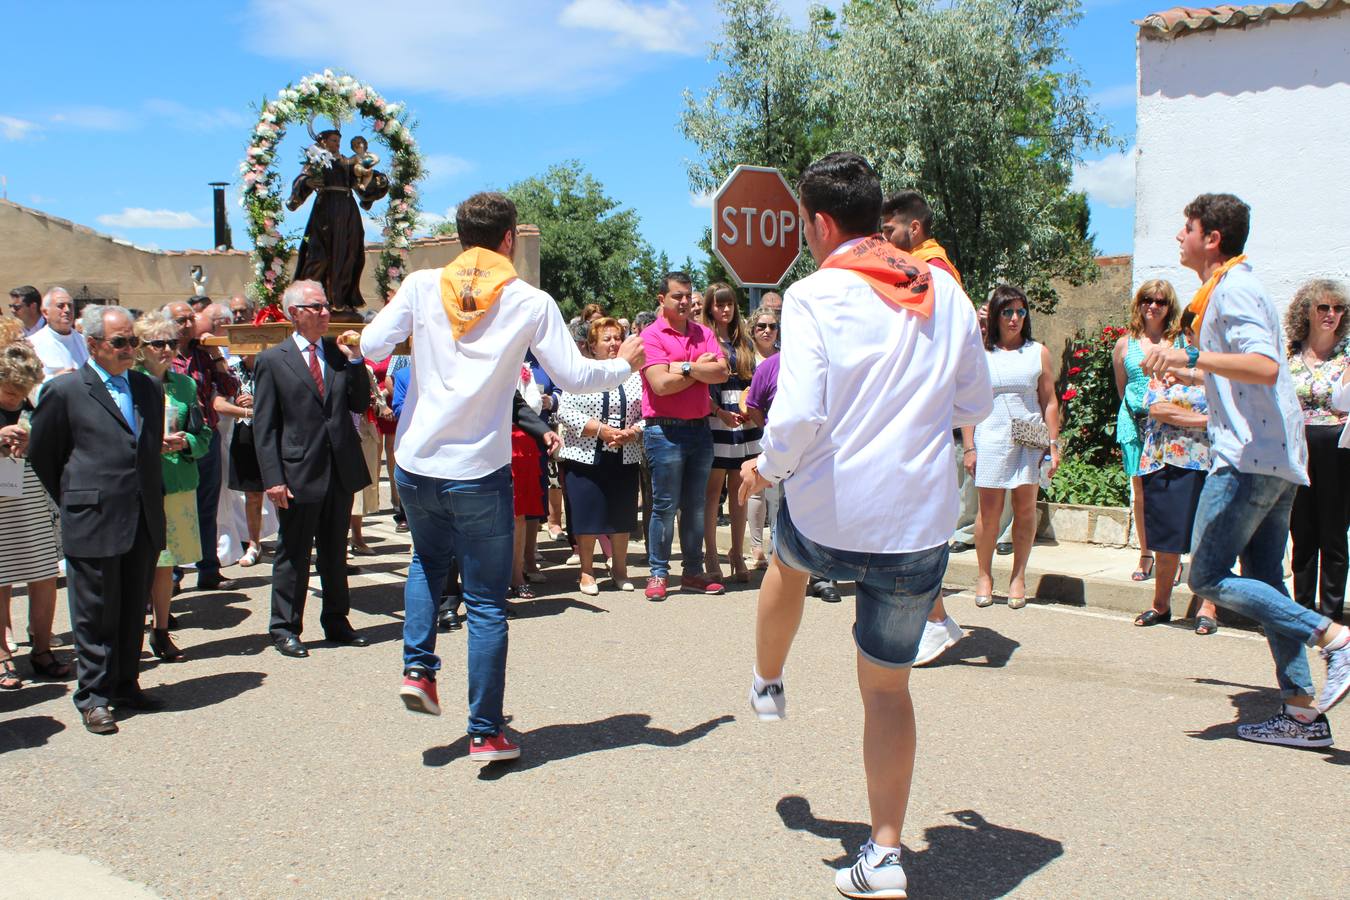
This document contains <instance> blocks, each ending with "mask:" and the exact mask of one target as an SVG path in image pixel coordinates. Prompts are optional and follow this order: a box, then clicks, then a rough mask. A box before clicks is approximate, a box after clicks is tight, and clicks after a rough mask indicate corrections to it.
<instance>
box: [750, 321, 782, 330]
mask: <svg viewBox="0 0 1350 900" xmlns="http://www.w3.org/2000/svg"><path fill="white" fill-rule="evenodd" d="M755 330H756V331H777V330H778V326H777V325H775V324H774V323H773V322H756V323H755Z"/></svg>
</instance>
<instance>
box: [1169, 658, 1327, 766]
mask: <svg viewBox="0 0 1350 900" xmlns="http://www.w3.org/2000/svg"><path fill="white" fill-rule="evenodd" d="M1191 681H1192V682H1194V683H1195V684H1204V685H1211V686H1213V687H1224V688H1241V690H1239V691H1238V692H1237V693H1234V694H1229V695H1228V702H1230V703H1232V704H1233V709H1234V711H1235V713H1236V715H1234V717H1233V718H1232V720H1230V721H1228V722H1220V723H1218V724H1216V725H1210V726H1209V727H1208V728H1202V729H1200V730H1198V731H1188V732H1186V736H1187V737H1191V738H1195V739H1196V740H1201V741H1223V740H1228V739H1230V738H1231V739H1232V740H1235V741H1240V740H1242V739H1241V738H1240V737H1238V735H1237V727H1238V725H1239V724H1240V723H1242V722H1259V721H1261V720H1262V719H1265V718H1266V717H1268V716H1269V715H1270V712H1271V710H1272V709H1280V708H1281V704H1283V703H1284V701H1283V700H1282V699H1281V698H1280V692H1279V691H1278V690H1276V689H1275V688H1271V687H1263V686H1261V685H1255V684H1237V683H1236V682H1232V681H1223V680H1222V679H1218V678H1192V679H1191ZM1280 749H1285V748H1280ZM1305 752H1309V753H1320V754H1322V755H1323V756H1324V757H1325V758H1326V761H1327V762H1329V763H1331V764H1332V765H1336V766H1350V751H1345V750H1337V749H1335V748H1334V747H1309V748H1307V749H1306V751H1305Z"/></svg>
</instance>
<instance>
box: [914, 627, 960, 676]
mask: <svg viewBox="0 0 1350 900" xmlns="http://www.w3.org/2000/svg"><path fill="white" fill-rule="evenodd" d="M965 636H966V633H965V632H964V631H962V630H961V626H960V625H957V624H956V620H955V619H953V618H952V617H951V616H948V617H947V618H945V619H943V620H942V621H941V622H924V623H923V637H922V638H920V639H919V654H918V656H916V657H914V666H915V667H916V668H918V667H919V666H927V665H931V664H932V663H934V662H936V661H937V658H938V657H939V656H941V655H942V654H943V653H945V652H947V650H948V649H949V648H951V647H953V646H955V645H956V642H957V641H959V640H961V638H963V637H965Z"/></svg>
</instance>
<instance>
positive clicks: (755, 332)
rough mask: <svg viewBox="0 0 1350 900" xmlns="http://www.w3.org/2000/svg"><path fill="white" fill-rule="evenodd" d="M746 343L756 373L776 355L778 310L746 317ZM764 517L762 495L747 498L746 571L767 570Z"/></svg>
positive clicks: (761, 310) (765, 309)
mask: <svg viewBox="0 0 1350 900" xmlns="http://www.w3.org/2000/svg"><path fill="white" fill-rule="evenodd" d="M750 341H751V343H753V344H754V345H755V368H756V369H758V368H759V364H760V363H762V362H764V360H766V359H768V358H769V357H771V356H773V355H774V354H776V353H777V352H778V310H776V309H769V308H768V307H763V306H762V307H760V308H759V309H757V310H755V314H754V315H753V316H751V317H750ZM742 405H744V404H742ZM743 412H747V413H748V412H749V410H743ZM768 515H769V505H768V503H767V502H766V501H765V499H764V492H763V491H756V492H755V493H753V494H751V495H750V499H749V501H747V502H746V504H745V520H746V529H747V531H748V532H749V538H750V567H751V568H753V569H767V568H768V567H769V555H768V554H767V553H765V552H764V526H765V524H766V520H767V519H768Z"/></svg>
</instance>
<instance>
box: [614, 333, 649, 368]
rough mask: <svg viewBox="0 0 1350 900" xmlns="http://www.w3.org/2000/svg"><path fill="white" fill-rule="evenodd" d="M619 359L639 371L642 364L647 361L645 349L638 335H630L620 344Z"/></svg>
mask: <svg viewBox="0 0 1350 900" xmlns="http://www.w3.org/2000/svg"><path fill="white" fill-rule="evenodd" d="M619 359H622V360H623V361H624V362H626V363H628V365H629V367H631V368H632V370H633V371H634V372H638V371H641V369H642V366H643V365H644V364H645V363H646V362H647V351H646V348H645V347H643V345H642V337H641V336H640V335H636V334H635V335H632V336H631V337H629V338H628V339H627V340H625V341H624V342H623V344H622V345H620V347H619Z"/></svg>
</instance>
